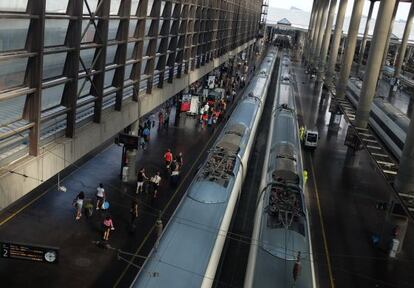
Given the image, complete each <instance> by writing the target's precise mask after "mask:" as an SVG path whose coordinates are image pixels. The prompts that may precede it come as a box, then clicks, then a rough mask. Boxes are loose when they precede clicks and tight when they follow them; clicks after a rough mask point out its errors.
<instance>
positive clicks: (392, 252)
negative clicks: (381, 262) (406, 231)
mask: <svg viewBox="0 0 414 288" xmlns="http://www.w3.org/2000/svg"><path fill="white" fill-rule="evenodd" d="M399 246H400V240H398V239H395V238H394V239H392V241H391V249H390V254H389V256H390V258H395V257H397V251H398V247H399Z"/></svg>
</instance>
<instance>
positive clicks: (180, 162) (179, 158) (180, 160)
mask: <svg viewBox="0 0 414 288" xmlns="http://www.w3.org/2000/svg"><path fill="white" fill-rule="evenodd" d="M175 160H177V163H178V165H179V166H180V169H181V167H182V166H183V164H184V162H183V152H180V153H178V155H177V156H175Z"/></svg>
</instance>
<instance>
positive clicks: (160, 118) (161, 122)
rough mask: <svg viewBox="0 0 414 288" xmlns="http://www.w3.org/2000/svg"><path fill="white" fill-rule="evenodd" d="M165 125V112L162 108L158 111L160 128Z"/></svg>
mask: <svg viewBox="0 0 414 288" xmlns="http://www.w3.org/2000/svg"><path fill="white" fill-rule="evenodd" d="M163 125H164V113H163V112H162V109H161V110H160V112H159V113H158V130H160V129H161V127H162V126H163Z"/></svg>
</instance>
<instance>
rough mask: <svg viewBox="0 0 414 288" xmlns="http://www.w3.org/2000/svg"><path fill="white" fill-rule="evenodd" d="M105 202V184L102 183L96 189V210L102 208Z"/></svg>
mask: <svg viewBox="0 0 414 288" xmlns="http://www.w3.org/2000/svg"><path fill="white" fill-rule="evenodd" d="M104 202H105V189H104V188H103V184H102V183H100V184H99V186H98V188H96V210H99V209H101V208H102V204H103V203H104Z"/></svg>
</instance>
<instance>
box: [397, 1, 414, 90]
mask: <svg viewBox="0 0 414 288" xmlns="http://www.w3.org/2000/svg"><path fill="white" fill-rule="evenodd" d="M413 17H414V0H412V2H411V7H410V12H409V14H408V18H407V23H406V24H405V29H404V35H403V38H402V41H401V45H400V49H399V50H398V54H397V59H396V61H395V67H394V78H395V79H398V78H399V77H400V74H401V67H402V64H403V62H404V56H405V52H406V50H407V44H408V37H409V36H410V33H411V28H412V24H413ZM394 85H395V83H394ZM391 91H394V86H393V87H392V88H391Z"/></svg>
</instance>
